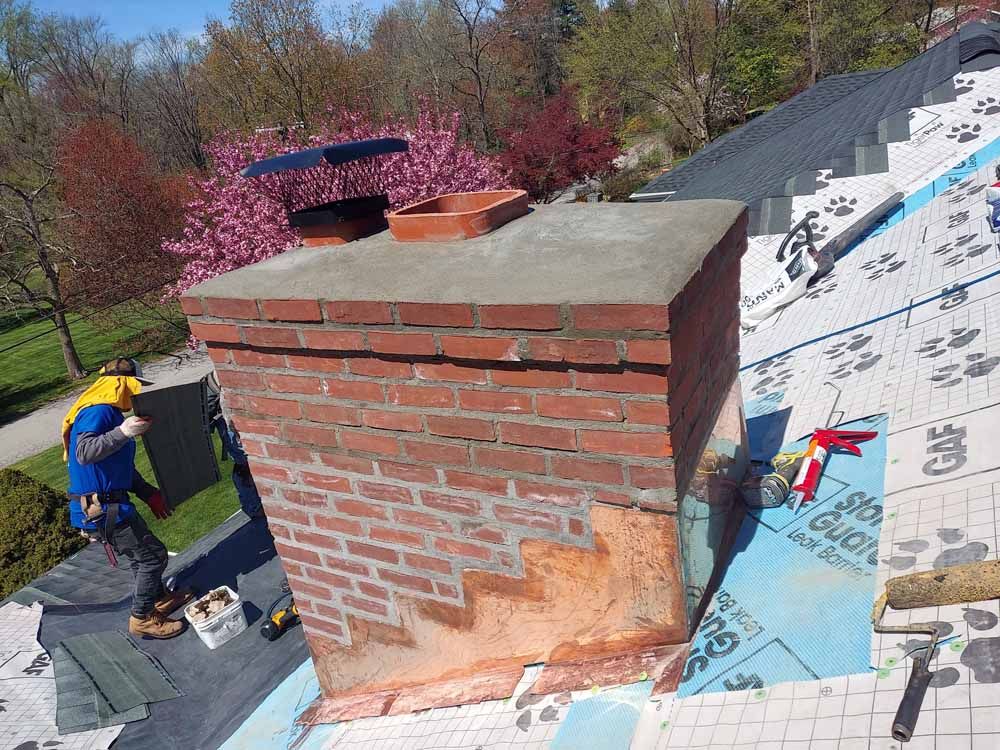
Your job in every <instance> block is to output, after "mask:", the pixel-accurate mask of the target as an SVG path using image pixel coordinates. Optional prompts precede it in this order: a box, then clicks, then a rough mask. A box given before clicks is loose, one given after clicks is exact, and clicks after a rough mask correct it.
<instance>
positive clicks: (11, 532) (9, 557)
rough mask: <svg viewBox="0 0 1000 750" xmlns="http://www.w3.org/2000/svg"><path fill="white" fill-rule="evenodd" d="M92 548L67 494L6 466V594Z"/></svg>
mask: <svg viewBox="0 0 1000 750" xmlns="http://www.w3.org/2000/svg"><path fill="white" fill-rule="evenodd" d="M86 546H87V540H86V539H84V538H83V537H82V536H80V534H79V533H77V531H76V530H74V529H73V528H72V527H71V526H70V525H69V518H68V513H67V509H66V496H65V495H63V494H61V493H59V492H56V491H55V490H54V489H52V488H51V487H49V486H48V485H44V484H42V483H41V482H38V481H35V480H34V479H32V478H31V477H29V476H28V475H27V474H22V473H21V472H20V471H16V470H15V469H0V597H5V596H7V595H8V594H11V593H13V592H14V591H17V590H18V589H19V588H21V587H22V586H24V585H25V584H26V583H28V582H29V581H31V580H32V579H33V578H37V577H38V576H40V575H41V574H42V573H45V572H46V571H48V570H49V569H50V568H52V567H53V566H54V565H56V564H57V563H60V562H62V561H63V560H64V559H66V557H68V556H69V555H71V554H73V553H74V552H76V551H77V550H80V549H82V548H83V547H86Z"/></svg>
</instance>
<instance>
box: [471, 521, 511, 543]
mask: <svg viewBox="0 0 1000 750" xmlns="http://www.w3.org/2000/svg"><path fill="white" fill-rule="evenodd" d="M462 535H463V536H467V537H469V538H470V539H478V540H479V541H481V542H489V543H490V544H506V543H507V532H505V531H504V530H503V529H499V528H497V527H496V526H487V525H486V524H480V523H463V524H462Z"/></svg>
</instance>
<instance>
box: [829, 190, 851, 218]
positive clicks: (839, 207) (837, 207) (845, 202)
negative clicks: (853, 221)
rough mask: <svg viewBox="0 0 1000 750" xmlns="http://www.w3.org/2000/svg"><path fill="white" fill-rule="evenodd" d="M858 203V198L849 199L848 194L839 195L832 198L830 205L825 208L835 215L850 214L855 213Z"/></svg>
mask: <svg viewBox="0 0 1000 750" xmlns="http://www.w3.org/2000/svg"><path fill="white" fill-rule="evenodd" d="M857 205H858V199H857V198H850V199H848V198H847V196H844V195H838V196H837V197H836V198H831V199H830V205H829V206H823V210H824V211H826V212H827V213H828V214H833V215H834V216H848V215H849V214H853V213H854V207H855V206H857Z"/></svg>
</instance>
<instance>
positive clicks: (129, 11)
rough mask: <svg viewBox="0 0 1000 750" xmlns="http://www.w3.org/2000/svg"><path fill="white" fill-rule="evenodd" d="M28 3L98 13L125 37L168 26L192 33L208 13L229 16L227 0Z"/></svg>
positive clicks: (74, 12) (70, 11) (44, 0)
mask: <svg viewBox="0 0 1000 750" xmlns="http://www.w3.org/2000/svg"><path fill="white" fill-rule="evenodd" d="M31 4H32V5H33V6H34V7H35V8H36V9H37V10H39V11H41V12H43V13H44V12H50V13H65V14H66V15H74V16H89V15H94V16H100V17H101V18H102V19H104V23H105V24H106V25H107V28H108V30H109V31H111V32H112V33H114V34H115V35H116V36H119V37H122V38H125V39H128V38H131V37H135V36H140V35H142V34H146V33H148V32H150V31H157V30H160V31H165V30H166V29H170V28H175V29H177V30H179V31H180V32H181V33H182V34H185V35H194V34H198V33H200V32H201V30H202V28H203V27H204V26H205V20H206V19H207V18H208V17H209V16H215V17H216V18H221V19H225V18H227V17H228V16H229V0H167V1H166V2H164V1H163V0H153V1H152V2H151V1H150V0H33V2H32V3H31Z"/></svg>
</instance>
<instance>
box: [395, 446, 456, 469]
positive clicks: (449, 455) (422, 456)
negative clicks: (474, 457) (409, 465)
mask: <svg viewBox="0 0 1000 750" xmlns="http://www.w3.org/2000/svg"><path fill="white" fill-rule="evenodd" d="M403 447H404V448H405V449H406V455H407V456H409V457H410V458H412V459H413V460H415V461H432V462H434V463H435V464H454V465H455V466H468V465H469V449H468V448H467V447H466V446H464V445H446V444H443V443H426V442H422V441H421V442H417V441H415V440H407V441H404V442H403Z"/></svg>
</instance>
